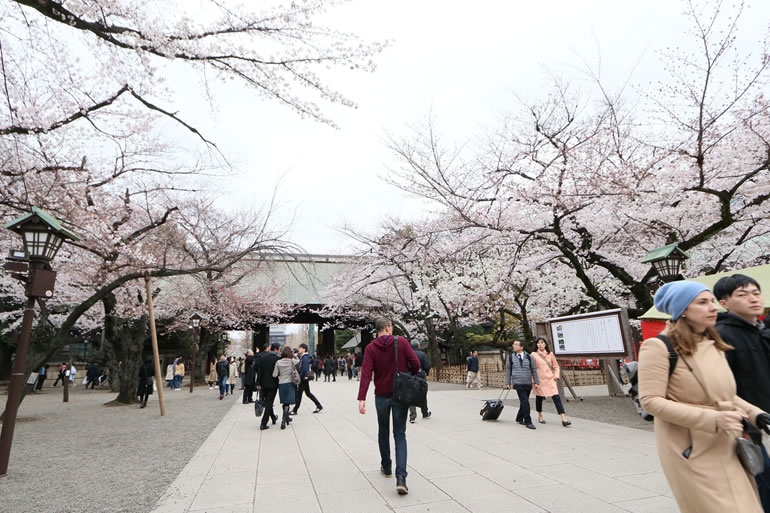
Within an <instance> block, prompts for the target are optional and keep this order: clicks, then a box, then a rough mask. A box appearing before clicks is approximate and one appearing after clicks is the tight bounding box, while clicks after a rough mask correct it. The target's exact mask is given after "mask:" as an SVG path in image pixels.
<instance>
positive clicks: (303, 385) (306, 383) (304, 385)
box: [294, 379, 321, 413]
mask: <svg viewBox="0 0 770 513" xmlns="http://www.w3.org/2000/svg"><path fill="white" fill-rule="evenodd" d="M303 392H304V393H305V395H307V397H308V399H310V400H311V401H313V402H314V403H315V407H316V408H320V407H321V402H320V401H319V400H318V399H316V396H314V395H313V394H312V392H310V380H309V379H302V381H300V382H299V386H298V387H297V401H296V402H295V403H294V413H297V411H299V405H300V404H301V403H302V393H303Z"/></svg>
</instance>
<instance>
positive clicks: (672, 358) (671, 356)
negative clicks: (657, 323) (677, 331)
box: [655, 334, 679, 378]
mask: <svg viewBox="0 0 770 513" xmlns="http://www.w3.org/2000/svg"><path fill="white" fill-rule="evenodd" d="M655 338H657V339H659V340H661V341H662V342H663V343H664V344H666V349H668V377H669V378H670V377H671V375H672V374H673V373H674V369H676V363H677V362H678V361H679V354H678V353H677V352H676V349H674V344H672V343H671V341H670V340H669V339H668V337H667V336H666V335H663V334H658V336H657V337H655Z"/></svg>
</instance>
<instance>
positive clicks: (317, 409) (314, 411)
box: [313, 406, 324, 413]
mask: <svg viewBox="0 0 770 513" xmlns="http://www.w3.org/2000/svg"><path fill="white" fill-rule="evenodd" d="M323 409H324V407H323V406H319V407H318V408H316V409H315V410H313V413H321V410H323Z"/></svg>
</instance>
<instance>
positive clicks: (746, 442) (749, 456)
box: [680, 355, 765, 476]
mask: <svg viewBox="0 0 770 513" xmlns="http://www.w3.org/2000/svg"><path fill="white" fill-rule="evenodd" d="M680 358H681V360H682V361H683V362H684V364H685V365H687V368H688V369H689V370H690V373H691V374H692V375H693V377H694V378H695V380H696V381H697V382H698V384H699V385H700V387H701V388H702V389H703V392H704V393H705V394H706V397H708V398H709V399H710V400H711V401H714V398H713V397H711V394H709V392H708V389H707V388H706V386H705V385H704V384H703V382H702V381H701V380H700V378H699V377H698V375H697V374H695V372H694V371H693V370H692V367H691V366H690V363H689V362H688V361H687V359H685V358H684V357H683V356H681V355H680ZM714 404H717V403H716V401H714ZM741 421H742V422H743V434H742V435H741V436H736V438H735V452H736V453H737V454H738V459H739V460H740V462H741V465H743V468H744V469H745V470H746V472H748V473H750V474H751V475H752V476H756V475H759V474H761V473H762V472H764V471H765V458H764V456H763V455H762V449H761V447H762V432H761V431H760V430H759V428H757V427H756V426H755V425H754V424H752V423H751V422H749V419H747V418H746V417H743V419H741Z"/></svg>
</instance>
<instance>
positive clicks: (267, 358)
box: [257, 351, 279, 389]
mask: <svg viewBox="0 0 770 513" xmlns="http://www.w3.org/2000/svg"><path fill="white" fill-rule="evenodd" d="M278 359H279V357H278V354H277V353H276V352H275V351H268V352H266V353H264V354H263V355H262V356H260V357H259V363H258V364H257V385H259V386H260V387H262V389H273V388H278V378H274V377H273V369H274V368H275V362H277V361H278Z"/></svg>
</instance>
